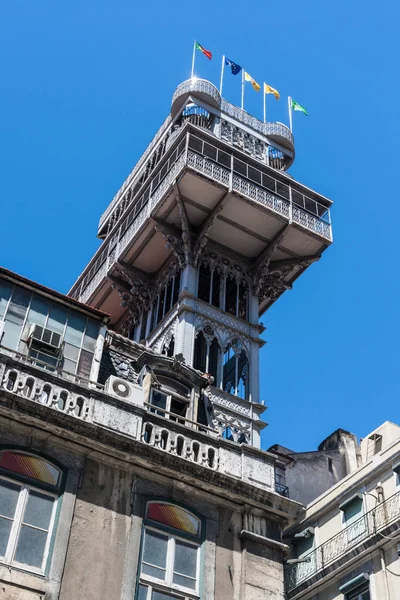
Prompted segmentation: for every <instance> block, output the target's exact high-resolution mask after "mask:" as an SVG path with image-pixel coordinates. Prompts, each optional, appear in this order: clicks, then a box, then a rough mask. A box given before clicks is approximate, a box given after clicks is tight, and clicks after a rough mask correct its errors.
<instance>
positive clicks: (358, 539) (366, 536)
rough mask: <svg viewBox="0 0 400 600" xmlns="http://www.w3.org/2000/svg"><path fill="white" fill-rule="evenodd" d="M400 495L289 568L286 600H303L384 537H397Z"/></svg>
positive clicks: (399, 523) (286, 580)
mask: <svg viewBox="0 0 400 600" xmlns="http://www.w3.org/2000/svg"><path fill="white" fill-rule="evenodd" d="M399 531H400V492H397V493H396V494H394V495H393V496H391V497H390V498H387V499H386V500H384V501H383V502H381V503H380V504H378V505H377V506H376V507H375V508H373V509H372V510H370V511H368V512H367V513H366V514H365V515H363V516H362V517H361V518H360V519H358V520H357V521H355V522H354V523H352V524H351V525H349V526H348V527H345V528H344V529H342V530H341V531H340V532H339V533H337V534H336V535H335V536H333V537H332V538H330V539H329V540H327V541H326V542H325V543H323V544H321V545H320V546H317V547H316V548H315V549H314V550H312V551H311V552H310V553H309V554H307V555H306V556H304V557H302V560H301V562H299V563H297V564H293V565H288V566H287V567H286V570H285V587H286V592H287V595H288V598H291V599H293V598H297V597H298V596H301V597H302V596H303V595H304V593H305V590H307V593H308V590H309V589H310V591H311V589H314V588H315V587H317V586H318V585H320V583H321V581H322V580H323V579H325V578H326V577H327V576H329V575H331V574H333V573H335V572H338V571H340V570H341V569H342V568H343V565H346V566H348V565H350V564H351V562H352V560H353V559H359V558H361V557H362V556H363V555H364V554H369V553H371V551H372V550H373V549H374V547H376V546H379V545H380V544H382V542H383V541H384V540H385V537H386V538H387V537H388V536H389V537H390V536H393V534H394V533H395V534H397V535H398V534H399Z"/></svg>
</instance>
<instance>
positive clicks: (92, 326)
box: [83, 321, 99, 352]
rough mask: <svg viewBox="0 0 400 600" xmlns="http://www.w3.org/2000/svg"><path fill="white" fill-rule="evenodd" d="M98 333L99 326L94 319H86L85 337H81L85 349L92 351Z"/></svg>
mask: <svg viewBox="0 0 400 600" xmlns="http://www.w3.org/2000/svg"><path fill="white" fill-rule="evenodd" d="M98 334H99V326H98V324H97V323H95V322H94V321H88V323H87V326H86V332H85V337H84V338H83V347H84V348H85V350H89V351H90V352H94V349H95V346H96V341H97V336H98Z"/></svg>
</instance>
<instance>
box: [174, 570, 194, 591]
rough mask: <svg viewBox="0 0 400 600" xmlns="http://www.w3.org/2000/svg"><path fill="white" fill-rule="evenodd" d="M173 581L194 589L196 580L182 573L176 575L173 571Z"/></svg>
mask: <svg viewBox="0 0 400 600" xmlns="http://www.w3.org/2000/svg"><path fill="white" fill-rule="evenodd" d="M174 583H176V585H181V586H183V587H186V588H189V589H191V590H195V589H196V580H195V579H190V578H189V577H184V575H177V574H176V573H174Z"/></svg>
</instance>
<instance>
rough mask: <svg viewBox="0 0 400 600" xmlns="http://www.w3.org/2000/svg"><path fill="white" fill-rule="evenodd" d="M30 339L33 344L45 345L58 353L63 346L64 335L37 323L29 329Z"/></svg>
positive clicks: (35, 345) (36, 345)
mask: <svg viewBox="0 0 400 600" xmlns="http://www.w3.org/2000/svg"><path fill="white" fill-rule="evenodd" d="M28 339H29V343H30V345H31V346H34V347H36V348H37V347H42V348H43V347H45V348H47V350H50V351H51V352H53V353H54V354H57V353H58V352H59V350H60V348H61V342H62V336H61V334H60V333H57V332H56V331H52V330H51V329H46V328H45V327H42V326H41V325H37V324H35V323H34V324H33V325H32V326H31V328H30V330H29V336H28Z"/></svg>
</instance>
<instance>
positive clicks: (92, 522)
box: [60, 459, 132, 600]
mask: <svg viewBox="0 0 400 600" xmlns="http://www.w3.org/2000/svg"><path fill="white" fill-rule="evenodd" d="M131 488H132V474H130V473H127V472H124V471H120V470H119V469H117V468H115V467H114V466H107V465H104V464H100V463H98V462H95V461H93V460H90V459H88V460H86V463H85V468H84V475H83V479H82V487H81V488H80V489H79V490H78V493H77V497H76V504H75V512H74V518H73V522H72V529H71V535H70V541H69V545H68V552H67V560H66V565H65V571H64V577H63V580H62V585H61V594H60V599H61V600H77V599H78V598H83V597H84V598H85V600H100V599H101V598H104V599H106V598H113V599H115V600H117V599H118V598H120V597H121V590H122V581H123V572H124V562H125V555H126V549H127V544H128V539H129V531H130V514H131V507H130V495H131ZM82 590H85V592H84V596H82Z"/></svg>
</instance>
